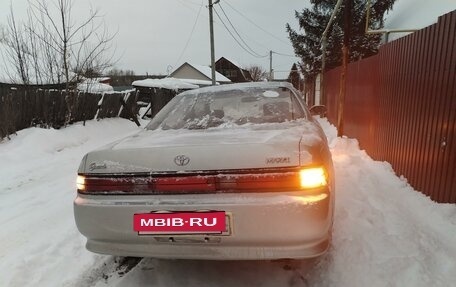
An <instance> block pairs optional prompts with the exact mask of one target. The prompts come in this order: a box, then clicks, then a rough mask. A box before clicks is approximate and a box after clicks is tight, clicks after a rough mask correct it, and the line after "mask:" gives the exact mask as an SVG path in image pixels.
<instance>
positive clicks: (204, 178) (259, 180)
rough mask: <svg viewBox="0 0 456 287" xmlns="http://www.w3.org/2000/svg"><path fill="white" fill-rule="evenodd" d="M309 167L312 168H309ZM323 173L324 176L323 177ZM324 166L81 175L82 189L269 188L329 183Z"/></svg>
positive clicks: (183, 190)
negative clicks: (210, 172)
mask: <svg viewBox="0 0 456 287" xmlns="http://www.w3.org/2000/svg"><path fill="white" fill-rule="evenodd" d="M307 170H308V171H307ZM322 176H323V177H324V178H322ZM326 180H327V178H326V173H325V172H324V170H323V168H317V170H315V168H312V169H303V170H299V171H293V172H277V173H258V174H255V173H249V174H218V175H190V176H187V175H185V176H158V177H139V176H131V177H125V176H120V177H96V176H87V177H85V176H82V175H79V176H78V178H77V187H78V191H79V192H81V193H129V194H133V193H148V194H172V193H211V192H212V193H213V192H248V191H250V192H268V191H293V190H295V191H296V190H301V189H312V188H317V187H322V186H325V185H326V184H327V182H326Z"/></svg>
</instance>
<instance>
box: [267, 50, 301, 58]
mask: <svg viewBox="0 0 456 287" xmlns="http://www.w3.org/2000/svg"><path fill="white" fill-rule="evenodd" d="M272 52H273V53H274V54H277V55H280V56H285V57H292V58H299V57H298V56H295V55H289V54H284V53H279V52H275V51H272Z"/></svg>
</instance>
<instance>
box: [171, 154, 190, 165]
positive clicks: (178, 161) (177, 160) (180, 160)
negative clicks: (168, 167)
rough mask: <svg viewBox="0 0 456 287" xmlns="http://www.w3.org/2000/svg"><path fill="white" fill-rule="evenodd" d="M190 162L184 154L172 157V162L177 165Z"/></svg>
mask: <svg viewBox="0 0 456 287" xmlns="http://www.w3.org/2000/svg"><path fill="white" fill-rule="evenodd" d="M189 162H190V158H189V157H188V156H186V155H183V154H181V155H178V156H176V157H175V158H174V163H175V164H177V165H178V166H184V165H187V164H188V163H189Z"/></svg>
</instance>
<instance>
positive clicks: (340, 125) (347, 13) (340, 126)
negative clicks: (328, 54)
mask: <svg viewBox="0 0 456 287" xmlns="http://www.w3.org/2000/svg"><path fill="white" fill-rule="evenodd" d="M352 6H353V0H345V7H344V45H343V47H342V57H343V58H342V73H341V74H340V90H339V112H338V114H337V136H343V135H344V107H345V93H346V91H347V70H348V62H349V55H350V54H349V52H350V29H351V10H352Z"/></svg>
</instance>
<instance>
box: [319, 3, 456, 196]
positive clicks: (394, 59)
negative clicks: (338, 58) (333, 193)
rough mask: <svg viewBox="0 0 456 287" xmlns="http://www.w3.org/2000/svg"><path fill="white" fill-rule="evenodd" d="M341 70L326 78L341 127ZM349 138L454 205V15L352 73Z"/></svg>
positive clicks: (360, 63) (356, 66)
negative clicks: (338, 111)
mask: <svg viewBox="0 0 456 287" xmlns="http://www.w3.org/2000/svg"><path fill="white" fill-rule="evenodd" d="M339 75H340V68H337V69H334V70H331V71H329V72H327V73H326V74H325V92H326V99H327V106H328V118H329V120H330V121H331V122H332V123H334V124H335V123H336V122H337V101H338V94H339ZM344 125H345V127H344V133H345V134H346V135H347V136H349V137H353V138H357V139H358V140H359V142H360V146H361V148H363V149H365V150H366V151H367V152H368V153H369V155H371V156H372V157H373V158H374V159H376V160H385V161H388V162H390V163H391V164H392V166H393V168H394V170H395V171H396V173H397V174H399V175H404V176H405V177H406V178H407V179H408V181H409V183H410V184H411V185H412V186H413V187H414V188H415V189H417V190H419V191H422V192H423V193H425V194H426V195H429V196H430V197H431V198H432V199H433V200H435V201H437V202H450V203H456V141H455V137H456V11H453V12H451V13H448V14H446V15H443V16H441V17H439V20H438V23H436V24H434V25H432V26H429V27H427V28H425V29H422V30H420V31H418V32H415V33H413V34H411V35H409V36H406V37H403V38H400V39H398V40H396V41H393V42H391V43H389V44H386V45H384V46H382V47H381V48H380V51H379V53H378V54H377V55H376V56H373V57H370V58H366V59H363V60H360V61H358V62H354V63H351V64H350V65H349V67H348V75H347V94H346V99H345V119H344Z"/></svg>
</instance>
